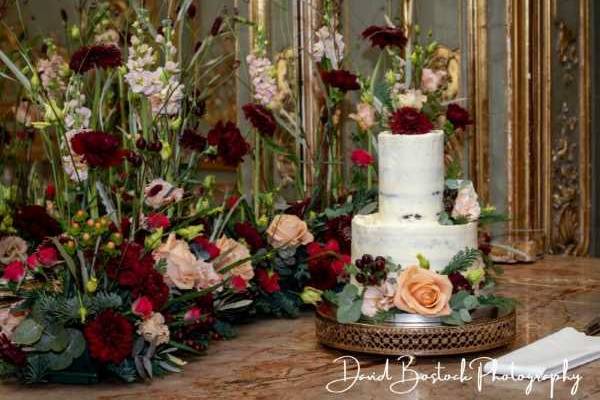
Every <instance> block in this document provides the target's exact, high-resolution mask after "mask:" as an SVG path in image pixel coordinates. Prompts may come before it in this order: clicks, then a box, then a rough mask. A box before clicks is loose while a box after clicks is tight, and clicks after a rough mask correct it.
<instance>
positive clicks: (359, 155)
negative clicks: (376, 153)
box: [350, 149, 374, 167]
mask: <svg viewBox="0 0 600 400" xmlns="http://www.w3.org/2000/svg"><path fill="white" fill-rule="evenodd" d="M350 159H351V160H352V163H353V164H354V165H356V166H357V167H368V166H369V165H371V164H373V160H374V159H373V156H372V155H371V153H369V152H368V151H366V150H364V149H356V150H354V151H353V152H352V156H351V157H350Z"/></svg>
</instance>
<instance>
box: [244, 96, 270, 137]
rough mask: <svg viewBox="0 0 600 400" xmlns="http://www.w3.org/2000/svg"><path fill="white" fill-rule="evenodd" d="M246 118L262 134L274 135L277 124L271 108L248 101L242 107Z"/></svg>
mask: <svg viewBox="0 0 600 400" xmlns="http://www.w3.org/2000/svg"><path fill="white" fill-rule="evenodd" d="M242 110H244V115H245V116H246V119H247V120H248V121H250V123H251V124H252V126H253V127H254V129H256V130H257V131H259V132H260V133H261V134H262V135H265V136H268V137H273V134H274V133H275V129H277V124H276V122H275V117H274V116H273V113H272V112H271V110H269V109H268V108H267V107H265V106H263V105H261V104H254V103H248V104H246V105H244V106H243V107H242Z"/></svg>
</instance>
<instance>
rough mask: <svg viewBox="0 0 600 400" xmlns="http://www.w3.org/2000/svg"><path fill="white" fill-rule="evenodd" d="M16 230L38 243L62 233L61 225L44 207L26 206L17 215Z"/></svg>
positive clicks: (15, 219)
mask: <svg viewBox="0 0 600 400" xmlns="http://www.w3.org/2000/svg"><path fill="white" fill-rule="evenodd" d="M14 221H15V228H17V230H19V232H21V233H24V234H25V235H26V236H29V237H31V238H33V239H35V240H37V241H40V242H41V241H43V240H44V239H45V238H46V237H48V236H56V235H58V234H59V233H61V232H62V229H61V227H60V224H59V223H58V222H57V221H56V220H55V219H54V218H52V217H51V216H50V215H49V214H48V213H47V212H46V209H45V208H44V207H42V206H24V207H21V208H19V209H18V210H17V212H16V213H15V218H14Z"/></svg>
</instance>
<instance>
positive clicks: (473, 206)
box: [452, 181, 481, 221]
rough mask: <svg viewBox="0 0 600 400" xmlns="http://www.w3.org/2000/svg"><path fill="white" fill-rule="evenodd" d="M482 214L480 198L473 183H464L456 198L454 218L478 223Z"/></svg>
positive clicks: (453, 210) (453, 211)
mask: <svg viewBox="0 0 600 400" xmlns="http://www.w3.org/2000/svg"><path fill="white" fill-rule="evenodd" d="M480 214H481V208H480V207H479V197H478V196H477V192H475V188H474V187H473V183H472V182H471V181H463V182H462V183H461V188H460V189H459V191H458V195H457V196H456V201H455V202H454V208H453V209H452V218H460V217H463V218H467V219H468V220H469V221H476V220H477V219H478V218H479V215H480Z"/></svg>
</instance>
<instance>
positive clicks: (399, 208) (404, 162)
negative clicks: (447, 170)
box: [378, 131, 444, 222]
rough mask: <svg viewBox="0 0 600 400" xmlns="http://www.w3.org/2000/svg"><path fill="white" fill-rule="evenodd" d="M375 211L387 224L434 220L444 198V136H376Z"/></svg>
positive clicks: (440, 209) (383, 134) (388, 134)
mask: <svg viewBox="0 0 600 400" xmlns="http://www.w3.org/2000/svg"><path fill="white" fill-rule="evenodd" d="M378 150H379V212H380V213H381V214H382V215H383V216H385V218H386V219H388V220H390V221H397V222H400V221H402V220H427V221H437V220H438V219H439V215H440V212H441V211H442V201H443V196H444V133H443V132H442V131H432V132H429V133H426V134H423V135H393V134H391V133H388V132H382V133H380V134H379V136H378Z"/></svg>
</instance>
